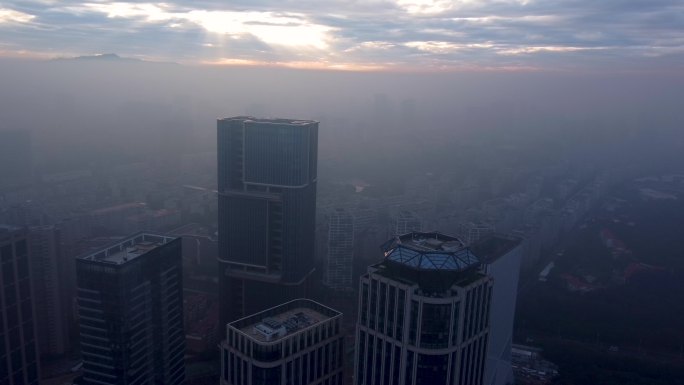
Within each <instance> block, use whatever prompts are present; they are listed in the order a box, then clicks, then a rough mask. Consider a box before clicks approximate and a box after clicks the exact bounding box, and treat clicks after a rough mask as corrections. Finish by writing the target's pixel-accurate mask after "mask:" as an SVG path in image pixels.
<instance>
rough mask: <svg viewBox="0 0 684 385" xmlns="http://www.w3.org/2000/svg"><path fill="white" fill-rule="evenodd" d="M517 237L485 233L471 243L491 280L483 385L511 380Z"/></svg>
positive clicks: (518, 254) (518, 261) (502, 384)
mask: <svg viewBox="0 0 684 385" xmlns="http://www.w3.org/2000/svg"><path fill="white" fill-rule="evenodd" d="M521 242H522V240H521V239H520V238H515V237H509V236H503V235H498V234H495V235H489V236H487V237H485V238H484V239H482V240H480V241H478V242H477V243H475V244H472V245H471V250H472V251H473V253H474V254H475V255H477V256H478V257H479V258H480V260H481V261H482V263H483V265H484V270H485V272H486V274H487V275H488V276H490V277H492V279H493V280H494V288H493V290H492V298H491V310H490V314H491V319H492V320H496V322H492V323H491V325H490V327H489V342H488V346H487V363H486V365H485V380H484V384H485V385H507V384H512V383H513V368H512V367H511V346H512V344H513V321H514V320H515V304H516V300H517V297H518V278H519V274H520V264H521V261H522V253H523V249H522V247H521Z"/></svg>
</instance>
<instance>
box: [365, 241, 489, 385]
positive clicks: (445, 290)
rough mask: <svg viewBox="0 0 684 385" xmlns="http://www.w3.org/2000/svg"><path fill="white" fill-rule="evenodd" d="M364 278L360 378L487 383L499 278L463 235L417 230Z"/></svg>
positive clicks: (387, 248)
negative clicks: (487, 269)
mask: <svg viewBox="0 0 684 385" xmlns="http://www.w3.org/2000/svg"><path fill="white" fill-rule="evenodd" d="M382 249H383V251H384V253H385V259H384V260H383V261H382V262H380V263H378V264H375V265H373V266H370V267H369V268H368V273H367V274H365V275H364V276H363V277H361V280H360V296H359V297H360V298H359V320H358V327H357V335H356V352H355V362H354V365H355V378H354V381H355V384H357V385H375V384H383V385H384V384H396V385H447V384H449V385H452V384H459V385H481V384H482V383H483V379H484V374H485V363H486V358H487V338H488V335H489V314H490V303H491V296H492V279H491V278H490V277H488V276H487V275H485V274H484V273H483V270H482V265H481V263H480V260H479V259H478V258H477V257H476V256H475V255H474V254H473V253H472V252H471V251H470V249H469V248H467V247H466V246H465V245H464V244H463V242H461V241H460V240H459V239H457V238H454V237H450V236H447V235H443V234H440V233H421V232H413V233H408V234H405V235H401V236H397V237H395V238H393V239H391V240H389V241H388V242H386V243H385V244H384V245H383V247H382Z"/></svg>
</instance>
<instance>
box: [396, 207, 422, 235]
mask: <svg viewBox="0 0 684 385" xmlns="http://www.w3.org/2000/svg"><path fill="white" fill-rule="evenodd" d="M393 224H394V226H393V229H392V231H393V232H394V234H392V236H398V235H403V234H406V233H410V232H412V231H422V230H423V222H422V221H421V220H420V218H418V217H417V216H416V214H414V213H412V212H411V211H408V210H402V211H400V212H399V214H397V217H396V218H395V220H394V223H393Z"/></svg>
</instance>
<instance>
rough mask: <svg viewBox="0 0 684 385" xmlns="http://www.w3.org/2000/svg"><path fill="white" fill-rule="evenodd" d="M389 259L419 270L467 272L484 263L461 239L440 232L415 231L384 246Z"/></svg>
mask: <svg viewBox="0 0 684 385" xmlns="http://www.w3.org/2000/svg"><path fill="white" fill-rule="evenodd" d="M381 248H382V250H383V252H384V253H385V260H386V261H390V262H394V263H398V264H401V265H404V266H407V267H410V268H413V269H416V270H446V271H460V270H466V269H469V268H471V267H473V266H477V265H479V264H480V260H479V259H478V258H477V257H476V256H475V254H473V253H472V252H471V251H470V249H469V248H468V247H467V246H466V245H465V244H464V243H463V242H462V241H461V240H460V239H458V238H456V237H452V236H449V235H444V234H441V233H437V232H431V233H423V232H411V233H408V234H404V235H400V236H397V237H394V238H393V239H390V240H389V241H387V242H386V243H385V244H384V245H382V246H381Z"/></svg>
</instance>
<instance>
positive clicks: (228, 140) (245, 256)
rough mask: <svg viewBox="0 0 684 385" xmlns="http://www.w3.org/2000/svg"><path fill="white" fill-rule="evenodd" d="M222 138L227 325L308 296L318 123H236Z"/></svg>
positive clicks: (229, 121) (226, 122)
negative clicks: (306, 288)
mask: <svg viewBox="0 0 684 385" xmlns="http://www.w3.org/2000/svg"><path fill="white" fill-rule="evenodd" d="M217 131H218V132H217V134H218V136H217V137H218V190H219V197H218V203H219V220H218V223H219V267H220V287H221V289H220V290H221V324H222V325H224V324H225V323H226V322H229V321H233V320H236V319H238V318H241V317H243V316H245V315H248V314H253V313H256V312H259V311H261V310H264V309H266V308H270V307H273V306H275V305H277V304H280V303H283V302H286V301H287V300H290V299H294V298H299V297H303V296H304V291H305V287H306V284H307V278H308V277H309V276H310V274H311V272H312V271H313V266H314V249H315V248H314V244H315V243H314V231H315V220H316V165H317V156H318V122H315V121H310V120H289V119H255V118H251V117H234V118H226V119H220V120H219V121H218V124H217Z"/></svg>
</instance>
